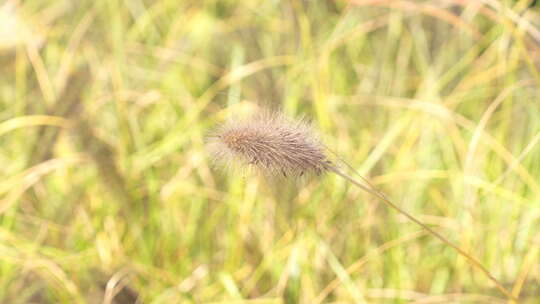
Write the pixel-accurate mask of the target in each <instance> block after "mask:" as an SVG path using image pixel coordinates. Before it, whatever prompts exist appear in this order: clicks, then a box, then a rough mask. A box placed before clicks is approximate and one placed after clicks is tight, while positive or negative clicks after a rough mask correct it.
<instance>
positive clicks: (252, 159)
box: [209, 112, 331, 176]
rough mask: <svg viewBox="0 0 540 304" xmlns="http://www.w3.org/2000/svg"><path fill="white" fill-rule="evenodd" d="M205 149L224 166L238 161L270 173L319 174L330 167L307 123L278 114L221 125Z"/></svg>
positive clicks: (264, 113)
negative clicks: (207, 148)
mask: <svg viewBox="0 0 540 304" xmlns="http://www.w3.org/2000/svg"><path fill="white" fill-rule="evenodd" d="M209 149H210V151H211V153H212V154H213V156H214V158H215V160H216V161H217V162H219V163H222V164H224V165H226V166H229V165H232V164H233V163H234V162H239V163H240V164H241V165H247V166H249V167H253V168H257V169H259V170H260V171H262V172H263V173H265V174H272V175H275V174H280V175H285V176H302V175H304V174H317V175H319V174H321V173H323V172H324V171H326V170H328V169H329V168H330V166H331V163H330V161H329V160H328V159H327V157H326V155H325V153H324V146H323V145H322V143H321V142H320V141H319V140H318V139H317V137H316V136H315V134H314V132H313V130H312V129H311V127H310V125H309V124H307V123H306V122H304V121H301V120H300V121H295V120H292V119H289V118H287V117H285V116H283V114H280V113H272V112H259V113H257V114H255V115H253V116H251V117H250V118H249V119H247V120H243V121H231V122H229V123H227V124H225V125H223V126H222V127H221V128H219V129H218V131H217V132H216V133H215V134H214V135H213V136H211V138H210V142H209Z"/></svg>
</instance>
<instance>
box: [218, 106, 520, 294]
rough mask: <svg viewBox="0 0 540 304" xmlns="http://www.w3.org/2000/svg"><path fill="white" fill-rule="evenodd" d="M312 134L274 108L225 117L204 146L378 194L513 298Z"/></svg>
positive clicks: (268, 170)
mask: <svg viewBox="0 0 540 304" xmlns="http://www.w3.org/2000/svg"><path fill="white" fill-rule="evenodd" d="M314 134H315V133H314V131H313V129H312V128H311V126H310V125H309V124H307V123H306V122H305V121H304V120H293V119H291V118H288V117H286V116H284V115H283V114H281V113H279V112H271V111H268V110H264V111H259V112H257V113H256V114H255V115H252V116H251V117H249V118H248V119H246V120H240V121H230V122H229V123H227V124H225V125H223V126H221V127H220V128H219V129H218V131H217V132H216V133H215V134H213V135H212V136H211V137H210V138H211V140H210V143H209V149H210V151H211V153H212V155H213V156H214V160H215V161H216V162H218V163H222V164H224V165H226V166H229V167H230V166H232V165H234V163H235V161H239V162H240V163H239V164H240V165H246V166H248V167H254V168H256V169H258V170H259V171H261V172H262V173H264V174H272V175H273V174H276V173H279V172H281V173H282V174H283V175H284V176H301V175H303V174H304V173H315V174H317V175H320V174H321V173H322V172H324V171H329V172H333V173H335V174H336V175H338V176H340V177H342V178H344V179H345V180H347V181H348V182H350V183H351V184H353V185H355V186H357V187H359V188H361V189H363V190H364V191H367V192H368V193H370V194H371V195H373V196H375V197H376V198H378V199H380V200H381V201H383V202H384V203H385V204H386V205H388V206H389V207H391V208H392V209H394V210H396V211H397V212H399V213H401V214H402V215H404V216H405V217H407V218H408V219H409V220H411V221H412V222H414V223H416V224H418V225H419V226H420V227H422V228H423V229H425V230H426V231H427V232H428V233H430V234H431V235H432V236H434V237H436V238H438V239H439V240H440V241H441V242H443V243H444V244H446V245H447V246H449V247H452V248H453V249H454V250H456V252H457V253H458V254H460V255H461V256H463V257H464V258H466V259H467V260H468V261H469V263H471V265H473V266H474V267H476V269H478V270H480V271H481V272H483V273H484V274H485V275H486V276H487V277H488V278H489V279H490V280H491V281H492V282H493V283H494V284H495V285H496V286H497V288H498V289H499V290H500V291H501V292H502V293H504V294H505V295H506V296H507V297H508V298H509V299H511V300H515V297H514V296H513V295H512V294H511V293H510V292H509V291H508V290H507V289H506V288H505V287H504V286H503V285H502V284H501V283H500V282H499V281H498V280H497V279H496V278H495V277H494V276H493V275H492V274H491V273H490V272H489V270H488V269H487V268H485V267H484V266H483V265H482V264H481V263H480V262H479V261H478V260H477V259H476V258H474V257H473V256H471V255H470V254H469V253H467V252H466V251H465V250H463V249H462V248H460V247H459V246H457V245H455V244H454V243H452V242H450V241H449V240H447V239H446V238H445V237H444V236H443V235H441V234H440V233H438V232H436V231H435V230H433V229H431V228H430V227H429V226H427V225H426V224H424V223H423V222H422V221H420V220H419V219H417V218H416V217H415V216H413V215H412V214H410V213H408V212H407V211H405V210H404V209H402V208H401V207H400V206H398V205H397V204H395V203H393V202H392V201H391V200H390V199H389V198H388V197H387V196H386V195H385V194H384V193H382V192H381V191H379V190H378V189H377V188H375V186H373V185H372V184H371V183H369V181H368V180H366V179H365V178H363V177H361V178H362V180H363V181H364V183H361V182H359V181H358V180H357V179H355V178H353V177H352V176H350V175H348V174H346V173H345V172H344V171H342V170H340V169H339V168H337V167H336V166H335V165H333V163H332V162H331V161H329V160H328V159H327V156H326V154H325V148H324V145H323V144H322V143H321V141H320V140H319V139H318V137H317V136H315V135H314ZM351 168H352V167H351Z"/></svg>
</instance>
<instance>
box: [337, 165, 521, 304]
mask: <svg viewBox="0 0 540 304" xmlns="http://www.w3.org/2000/svg"><path fill="white" fill-rule="evenodd" d="M329 170H330V171H331V172H333V173H335V174H337V175H339V176H340V177H342V178H344V179H345V180H347V181H348V182H350V183H352V184H353V185H355V186H357V187H359V188H360V189H362V190H364V191H366V192H368V193H369V194H371V195H373V196H375V197H377V198H378V199H380V200H381V201H383V202H384V203H385V204H386V205H388V206H390V207H391V208H393V209H394V210H396V211H397V212H399V213H401V214H403V215H404V216H405V217H407V218H408V219H409V220H411V221H413V222H414V223H416V224H418V225H419V226H421V227H422V228H423V229H425V230H426V231H427V232H428V233H430V234H431V235H433V236H434V237H436V238H438V239H439V240H440V241H441V242H443V243H444V244H446V245H448V246H450V247H452V248H453V249H454V250H455V251H456V252H457V253H458V254H460V255H461V256H463V257H464V258H465V259H467V261H469V262H470V263H471V264H472V265H473V266H474V267H476V268H477V269H479V270H480V271H482V272H483V273H484V274H485V275H486V276H487V277H488V278H489V279H490V280H491V281H492V282H493V283H494V284H495V286H497V288H498V289H499V290H500V291H501V292H502V293H504V294H505V295H506V296H507V297H508V298H510V299H512V300H513V301H517V299H516V297H515V296H514V295H513V294H512V293H511V292H510V291H509V290H508V289H506V288H505V287H504V286H503V285H502V284H501V283H500V282H499V281H498V280H497V279H496V278H495V277H494V276H493V275H492V274H491V273H490V272H489V270H487V269H486V267H484V265H482V263H480V262H479V261H478V260H477V259H475V258H474V257H473V256H471V255H470V254H469V253H467V252H466V251H465V250H463V249H461V248H460V247H459V246H457V245H455V244H454V243H452V242H450V241H449V240H448V239H447V238H445V237H444V236H442V235H441V234H440V233H438V232H437V231H435V230H433V229H432V228H430V227H429V226H428V225H426V224H424V223H422V222H421V221H420V220H418V219H417V218H415V217H414V216H413V215H411V214H410V213H408V212H407V211H405V210H403V209H402V208H401V207H399V206H398V205H396V204H394V203H393V202H392V201H390V200H389V199H388V198H387V197H386V195H384V194H383V193H382V192H380V191H378V190H376V189H370V188H368V187H367V186H365V185H362V184H361V183H359V182H358V181H357V180H356V179H354V178H353V177H351V176H349V175H348V174H346V173H344V172H342V171H341V170H339V169H337V168H336V167H333V166H332V167H330V168H329ZM370 187H372V188H373V186H371V185H370Z"/></svg>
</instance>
